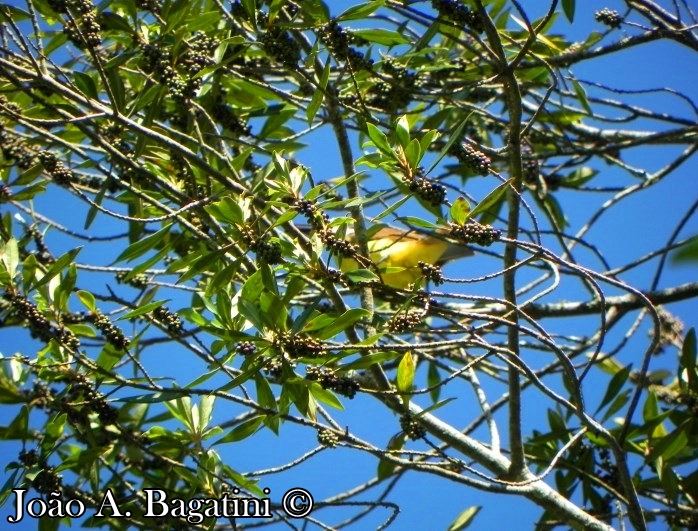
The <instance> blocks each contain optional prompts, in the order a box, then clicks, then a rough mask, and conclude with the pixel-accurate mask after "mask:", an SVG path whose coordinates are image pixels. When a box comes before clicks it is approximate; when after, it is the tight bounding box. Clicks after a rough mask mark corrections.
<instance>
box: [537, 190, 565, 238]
mask: <svg viewBox="0 0 698 531" xmlns="http://www.w3.org/2000/svg"><path fill="white" fill-rule="evenodd" d="M542 206H543V208H544V209H545V213H546V214H547V215H548V219H549V220H550V222H551V223H552V224H553V226H554V227H555V230H557V231H562V230H563V229H564V228H565V227H566V226H567V219H566V218H565V214H564V212H563V211H562V208H561V207H560V203H559V202H558V200H557V199H555V198H554V197H553V196H552V195H550V194H548V195H546V196H545V197H544V198H543V201H542Z"/></svg>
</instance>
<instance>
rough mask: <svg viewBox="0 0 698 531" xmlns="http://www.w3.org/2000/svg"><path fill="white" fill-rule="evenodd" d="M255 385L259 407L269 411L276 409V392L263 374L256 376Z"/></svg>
mask: <svg viewBox="0 0 698 531" xmlns="http://www.w3.org/2000/svg"><path fill="white" fill-rule="evenodd" d="M254 381H255V384H256V387H257V402H259V405H260V406H262V407H265V408H268V409H276V398H274V392H273V391H272V390H271V386H270V385H269V382H268V381H267V379H266V378H265V377H264V376H262V375H261V374H257V375H256V376H255V379H254Z"/></svg>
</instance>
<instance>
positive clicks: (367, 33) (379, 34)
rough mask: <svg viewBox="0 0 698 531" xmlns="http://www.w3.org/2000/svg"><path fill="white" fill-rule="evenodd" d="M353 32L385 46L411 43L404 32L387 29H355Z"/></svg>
mask: <svg viewBox="0 0 698 531" xmlns="http://www.w3.org/2000/svg"><path fill="white" fill-rule="evenodd" d="M353 33H354V35H356V36H357V37H360V38H362V39H366V40H367V41H369V42H375V43H376V44H382V45H383V46H397V45H399V44H409V43H410V40H409V39H408V38H407V37H405V36H404V35H403V34H402V33H398V32H397V31H391V30H386V29H359V30H354V32H353Z"/></svg>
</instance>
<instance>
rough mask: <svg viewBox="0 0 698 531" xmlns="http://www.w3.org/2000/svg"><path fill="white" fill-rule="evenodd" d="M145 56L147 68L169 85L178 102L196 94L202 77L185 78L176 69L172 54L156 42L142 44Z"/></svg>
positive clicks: (160, 80)
mask: <svg viewBox="0 0 698 531" xmlns="http://www.w3.org/2000/svg"><path fill="white" fill-rule="evenodd" d="M141 53H142V54H143V57H144V58H145V65H144V67H145V70H146V71H148V72H150V73H152V74H153V75H154V76H155V78H156V79H157V80H158V82H160V83H162V84H164V85H166V86H167V90H168V93H169V94H170V96H171V97H172V98H173V99H174V100H175V101H177V102H180V103H185V102H186V101H188V100H191V99H192V98H193V97H194V96H196V91H197V90H198V89H199V87H200V86H201V79H200V78H195V79H192V78H191V77H189V78H188V79H184V77H182V76H181V75H180V74H179V73H178V72H177V70H176V69H175V67H174V65H173V63H174V61H173V59H172V55H171V54H170V52H169V51H167V50H163V49H162V48H161V47H160V46H158V45H156V44H141Z"/></svg>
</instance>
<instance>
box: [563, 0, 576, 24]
mask: <svg viewBox="0 0 698 531" xmlns="http://www.w3.org/2000/svg"><path fill="white" fill-rule="evenodd" d="M574 3H575V0H562V10H563V11H564V12H565V16H566V17H567V20H569V21H570V22H574V7H575V6H574Z"/></svg>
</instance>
